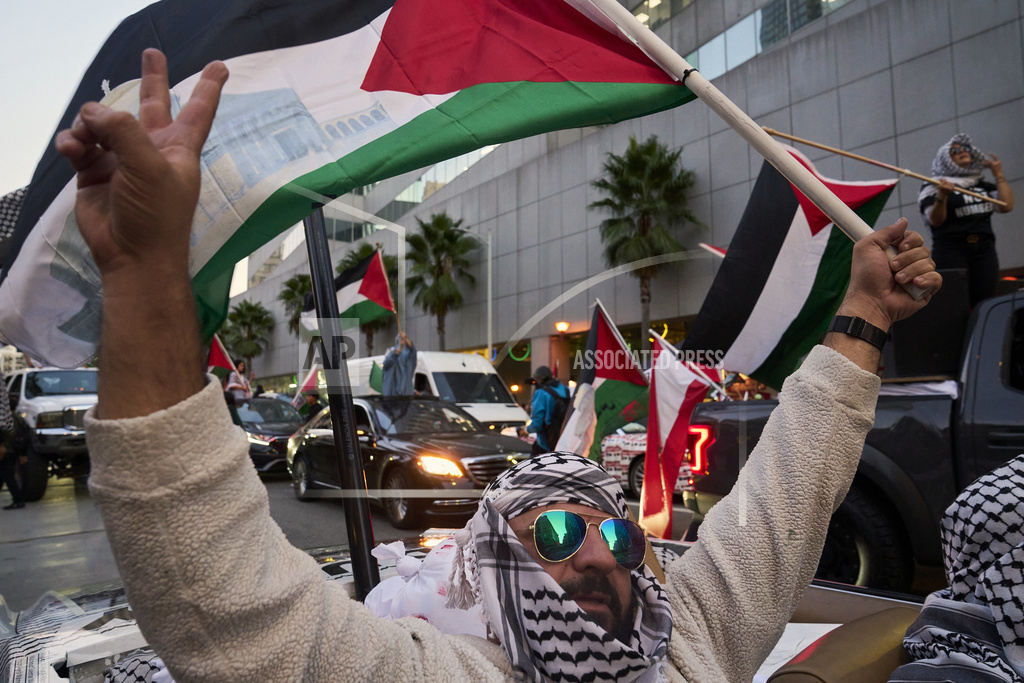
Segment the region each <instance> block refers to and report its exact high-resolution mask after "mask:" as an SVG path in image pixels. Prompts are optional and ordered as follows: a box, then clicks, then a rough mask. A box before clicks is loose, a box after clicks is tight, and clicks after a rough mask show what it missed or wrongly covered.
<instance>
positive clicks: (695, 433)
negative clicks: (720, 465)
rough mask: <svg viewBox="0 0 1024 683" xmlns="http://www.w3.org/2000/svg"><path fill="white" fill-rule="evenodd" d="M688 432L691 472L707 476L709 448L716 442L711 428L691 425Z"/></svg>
mask: <svg viewBox="0 0 1024 683" xmlns="http://www.w3.org/2000/svg"><path fill="white" fill-rule="evenodd" d="M688 431H689V444H688V445H689V460H690V470H691V471H692V472H693V473H694V474H707V473H708V458H707V455H708V446H710V445H711V444H713V443H714V442H715V437H714V435H713V433H712V431H711V427H709V426H707V425H690V429H689V430H688Z"/></svg>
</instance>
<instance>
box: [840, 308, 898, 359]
mask: <svg viewBox="0 0 1024 683" xmlns="http://www.w3.org/2000/svg"><path fill="white" fill-rule="evenodd" d="M828 331H829V332H842V333H843V334H848V335H850V336H851V337H857V338H858V339H863V340H864V341H866V342H867V343H869V344H871V345H872V346H874V347H875V348H877V349H878V350H879V351H881V350H882V347H883V346H885V338H886V337H887V336H888V333H887V332H886V331H885V330H883V329H882V328H880V327H875V326H874V325H872V324H871V323H869V322H868V321H867V320H865V319H864V318H855V317H852V316H849V315H837V316H836V317H834V318H832V324H831V325H829V326H828Z"/></svg>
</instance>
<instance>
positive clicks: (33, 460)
mask: <svg viewBox="0 0 1024 683" xmlns="http://www.w3.org/2000/svg"><path fill="white" fill-rule="evenodd" d="M25 455H26V456H28V461H27V462H26V463H25V464H24V465H22V466H21V495H22V496H23V497H24V498H25V500H26V501H28V502H29V503H34V502H35V501H37V500H39V499H40V498H42V497H43V495H44V494H45V493H46V485H47V483H48V482H49V480H50V471H49V465H48V464H47V462H46V458H44V457H43V456H41V455H39V454H38V453H36V452H35V451H34V450H32V448H31V446H30V447H29V448H28V449H27V450H26V451H25Z"/></svg>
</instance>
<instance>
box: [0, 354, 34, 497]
mask: <svg viewBox="0 0 1024 683" xmlns="http://www.w3.org/2000/svg"><path fill="white" fill-rule="evenodd" d="M15 436H16V430H15V425H14V412H13V411H12V410H11V399H10V396H8V395H7V378H6V377H4V376H3V373H0V490H3V485H4V484H7V490H8V491H10V492H11V498H12V499H13V502H11V504H10V505H5V506H4V510H20V509H21V508H23V507H25V498H24V497H23V496H22V495H21V484H19V483H18V465H19V464H22V465H24V464H25V461H26V460H28V458H27V457H26V456H25V455H24V454H21V455H19V454H18V453H17V452H16V450H15V449H14V448H13V443H14V439H15Z"/></svg>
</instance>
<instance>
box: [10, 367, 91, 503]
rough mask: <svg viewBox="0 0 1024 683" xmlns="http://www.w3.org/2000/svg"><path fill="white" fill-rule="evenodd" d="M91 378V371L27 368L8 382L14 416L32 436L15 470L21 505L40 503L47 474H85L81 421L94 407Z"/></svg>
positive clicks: (86, 462) (85, 453) (83, 439)
mask: <svg viewBox="0 0 1024 683" xmlns="http://www.w3.org/2000/svg"><path fill="white" fill-rule="evenodd" d="M97 376H98V374H97V371H96V369H95V368H81V369H78V370H60V369H57V368H40V369H35V368H29V369H25V370H18V371H17V372H15V373H13V374H12V375H11V376H10V377H9V378H8V382H7V391H8V392H9V393H10V395H11V398H12V399H13V402H14V404H15V405H14V412H15V413H16V414H17V415H18V416H19V417H21V419H23V420H25V423H26V424H27V425H28V427H29V429H30V430H31V435H32V438H31V441H30V444H29V448H28V452H27V453H26V455H27V456H28V462H27V463H25V465H23V466H22V469H21V477H22V488H23V490H24V495H25V500H28V501H33V500H39V499H40V498H42V497H43V494H44V493H46V484H47V481H48V479H49V477H50V475H51V474H53V475H55V476H58V477H75V476H79V477H80V476H85V475H86V474H88V472H89V455H88V451H87V450H86V446H85V423H84V420H85V412H86V411H87V410H88V409H89V408H91V407H93V406H94V405H96V379H97Z"/></svg>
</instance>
